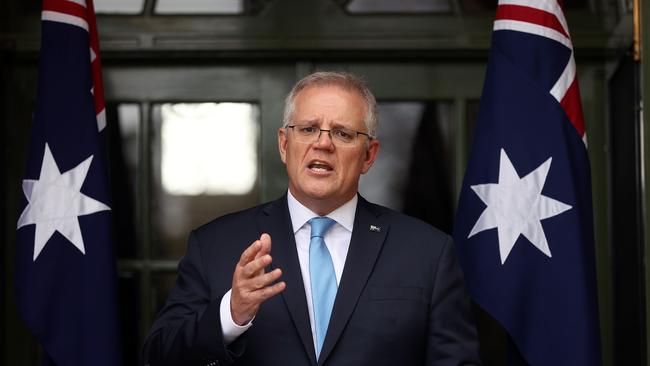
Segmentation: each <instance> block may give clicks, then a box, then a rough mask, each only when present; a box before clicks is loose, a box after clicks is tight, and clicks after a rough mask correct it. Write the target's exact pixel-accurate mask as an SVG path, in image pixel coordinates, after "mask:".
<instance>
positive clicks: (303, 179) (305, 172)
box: [278, 85, 379, 215]
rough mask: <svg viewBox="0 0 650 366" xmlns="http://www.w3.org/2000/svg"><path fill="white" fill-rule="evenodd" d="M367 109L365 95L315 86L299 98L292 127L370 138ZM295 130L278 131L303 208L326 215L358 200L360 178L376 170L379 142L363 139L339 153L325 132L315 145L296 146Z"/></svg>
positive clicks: (292, 186)
mask: <svg viewBox="0 0 650 366" xmlns="http://www.w3.org/2000/svg"><path fill="white" fill-rule="evenodd" d="M365 109H366V105H365V102H364V99H363V97H362V96H361V95H359V94H358V93H357V92H354V91H348V90H345V89H343V88H341V87H339V86H336V85H325V86H312V87H308V88H306V89H303V90H302V91H301V92H300V93H299V94H298V95H297V96H296V98H295V111H294V114H293V118H292V121H291V124H307V125H313V126H317V127H320V128H322V129H331V128H336V127H344V128H348V129H352V130H356V131H359V132H367V130H366V127H365V125H364V123H363V120H364V116H365V112H366V111H365ZM293 133H294V132H293V130H292V129H284V128H280V129H279V130H278V146H279V149H280V157H281V158H282V162H284V164H285V165H286V167H287V174H288V176H289V190H290V191H291V194H292V195H293V196H294V197H295V198H296V199H297V200H298V201H300V203H302V204H303V205H305V206H306V207H308V208H309V209H311V210H312V211H314V212H315V213H317V214H319V215H325V214H328V213H330V212H331V211H333V210H335V209H336V208H338V207H339V206H341V205H343V204H344V203H345V202H347V201H349V200H350V199H352V197H353V196H354V195H355V194H356V193H357V188H358V186H359V178H360V176H361V174H365V173H366V172H367V171H368V170H369V169H370V167H371V166H372V164H373V162H374V161H375V158H376V156H377V152H378V151H379V141H377V140H376V139H373V140H370V141H369V142H368V143H366V142H367V141H368V138H367V137H366V136H363V135H360V136H358V138H359V141H357V144H356V145H355V146H354V147H343V148H342V147H337V146H335V145H334V144H333V142H332V140H331V139H330V137H329V134H327V133H326V132H322V133H321V135H320V138H319V140H318V141H317V142H314V143H311V144H309V143H302V142H298V141H296V140H295V138H294V136H292V135H293Z"/></svg>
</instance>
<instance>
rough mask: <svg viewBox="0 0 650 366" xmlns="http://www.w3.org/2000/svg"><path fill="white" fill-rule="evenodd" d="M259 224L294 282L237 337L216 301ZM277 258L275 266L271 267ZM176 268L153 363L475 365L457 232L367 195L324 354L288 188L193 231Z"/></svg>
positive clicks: (148, 354) (148, 345) (156, 332)
mask: <svg viewBox="0 0 650 366" xmlns="http://www.w3.org/2000/svg"><path fill="white" fill-rule="evenodd" d="M262 233H269V234H270V235H271V240H272V249H271V256H272V257H273V264H272V265H271V266H270V267H271V268H275V267H277V268H281V269H282V271H283V275H282V280H283V281H285V282H286V285H287V286H286V289H285V290H284V291H283V292H282V293H281V294H280V295H278V296H275V297H273V298H271V299H269V300H267V301H266V302H264V303H263V304H262V305H261V307H260V310H259V312H258V313H257V316H256V317H255V319H254V320H253V325H252V327H251V328H250V329H248V330H247V331H246V332H245V333H244V334H243V335H241V336H240V337H239V338H237V340H235V341H234V342H233V343H231V344H230V345H229V346H227V347H226V346H224V344H223V340H222V332H221V323H220V316H219V305H220V302H221V298H222V297H223V295H224V294H225V293H226V292H227V291H228V290H229V289H230V287H231V282H232V274H233V271H234V269H235V265H236V263H237V262H238V260H239V257H240V255H241V253H242V252H243V251H244V249H246V248H247V247H248V246H249V245H250V244H251V243H252V242H253V241H255V240H257V239H259V237H260V235H261V234H262ZM271 268H269V269H271ZM178 269H179V271H178V279H177V282H176V285H175V287H174V289H173V290H172V291H171V293H170V295H169V298H168V300H167V303H166V305H165V307H164V308H163V309H162V310H161V312H160V313H159V314H158V318H157V319H156V321H155V323H154V325H153V327H152V329H151V332H150V334H149V336H148V337H147V339H146V341H145V346H144V355H143V356H144V361H145V364H150V365H152V366H153V365H194V364H196V365H230V364H233V365H282V366H302V365H305V366H316V365H354V366H359V365H392V366H394V365H441V366H442V365H445V366H446V365H449V366H451V365H454V366H456V365H475V364H479V363H480V361H479V356H478V341H477V336H476V330H475V328H474V324H473V322H472V320H471V314H470V305H469V304H470V302H469V298H468V296H467V293H466V291H465V288H464V284H463V278H462V274H461V271H460V269H459V266H458V264H457V261H456V258H455V252H454V249H453V243H452V240H451V238H450V237H449V236H448V235H446V234H444V233H442V232H440V231H438V230H436V229H435V228H433V227H432V226H430V225H428V224H426V223H424V222H422V221H420V220H417V219H414V218H412V217H408V216H405V215H402V214H399V213H397V212H395V211H392V210H390V209H387V208H385V207H381V206H378V205H375V204H372V203H369V202H368V201H366V200H365V199H363V198H362V197H359V201H358V204H357V211H356V216H355V220H354V230H353V233H352V238H351V242H350V248H349V251H348V255H347V259H346V262H345V266H344V269H343V274H342V277H341V281H340V284H339V288H338V292H337V295H336V300H335V303H334V308H333V310H332V315H331V319H330V325H329V328H328V330H327V335H326V337H325V342H324V344H323V349H322V351H321V355H320V358H319V360H318V361H317V360H316V355H315V351H314V343H313V340H312V334H311V327H310V323H309V315H308V310H307V300H306V297H305V290H304V286H303V280H302V277H301V272H300V264H299V262H298V254H297V251H296V243H295V238H294V234H293V230H292V225H291V219H290V217H289V210H288V207H287V198H286V196H284V197H282V198H281V199H279V200H277V201H273V202H270V203H267V204H263V205H260V206H257V207H254V208H251V209H248V210H245V211H242V212H238V213H234V214H230V215H227V216H224V217H221V218H218V219H216V220H214V221H212V222H210V223H208V224H206V225H204V226H202V227H200V228H199V229H196V230H194V231H193V232H192V233H191V234H190V238H189V244H188V248H187V253H186V255H185V257H184V258H183V259H182V260H181V262H180V264H179V267H178Z"/></svg>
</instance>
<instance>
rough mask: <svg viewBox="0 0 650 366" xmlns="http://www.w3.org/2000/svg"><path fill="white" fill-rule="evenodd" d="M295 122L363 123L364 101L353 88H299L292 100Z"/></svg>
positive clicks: (332, 86) (319, 86) (335, 86)
mask: <svg viewBox="0 0 650 366" xmlns="http://www.w3.org/2000/svg"><path fill="white" fill-rule="evenodd" d="M294 105H295V111H294V116H293V119H294V121H295V122H307V121H309V122H321V123H326V122H330V123H344V124H346V125H349V124H351V123H353V124H363V120H364V117H365V112H366V103H365V100H364V99H363V97H362V96H361V94H360V93H359V92H358V91H356V90H354V89H347V88H345V87H342V86H339V85H315V86H309V87H307V88H305V89H303V90H301V91H300V92H299V93H298V95H296V98H295V100H294Z"/></svg>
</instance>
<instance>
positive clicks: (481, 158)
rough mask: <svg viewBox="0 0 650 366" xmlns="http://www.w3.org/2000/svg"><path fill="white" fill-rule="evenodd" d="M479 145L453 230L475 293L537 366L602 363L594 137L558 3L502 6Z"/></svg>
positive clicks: (516, 0) (514, 0)
mask: <svg viewBox="0 0 650 366" xmlns="http://www.w3.org/2000/svg"><path fill="white" fill-rule="evenodd" d="M474 136H475V140H474V143H473V145H472V151H471V154H470V159H469V162H468V166H467V171H466V173H465V178H464V181H463V185H462V190H461V195H460V201H459V206H458V211H457V217H456V222H455V227H454V240H455V241H456V243H457V250H458V253H459V258H460V262H461V265H462V268H463V271H464V273H465V278H466V282H467V286H468V288H469V291H470V294H471V295H472V297H473V299H474V300H475V302H476V303H477V304H478V305H479V306H480V307H481V308H483V309H484V310H485V311H487V312H488V313H489V314H490V315H491V316H492V317H494V318H495V319H496V320H497V321H498V322H499V323H500V324H501V325H502V326H503V327H504V328H505V330H506V331H507V333H508V335H509V338H510V340H511V341H512V346H514V347H516V350H517V351H518V353H519V354H520V355H521V356H522V358H523V359H524V360H525V362H526V363H527V364H528V365H531V366H546V365H554V366H561V365H571V366H580V365H583V366H587V365H589V366H592V365H600V364H601V363H602V361H601V352H600V328H599V322H598V306H597V293H596V278H595V258H594V236H593V223H592V220H593V219H592V215H593V214H592V197H591V182H590V167H589V158H588V155H587V146H586V141H587V140H586V134H585V129H584V121H583V117H582V108H581V106H580V93H579V88H578V82H577V77H576V68H575V61H574V56H573V46H572V43H571V39H570V37H569V30H568V26H567V23H566V20H565V18H564V14H563V10H562V7H561V4H559V3H558V2H557V1H555V0H539V1H531V0H506V1H503V0H502V1H499V5H498V7H497V15H496V20H495V22H494V31H493V34H492V48H491V52H490V59H489V64H488V68H487V74H486V79H485V84H484V89H483V94H482V98H481V104H480V109H479V118H478V122H477V125H476V131H475V134H474Z"/></svg>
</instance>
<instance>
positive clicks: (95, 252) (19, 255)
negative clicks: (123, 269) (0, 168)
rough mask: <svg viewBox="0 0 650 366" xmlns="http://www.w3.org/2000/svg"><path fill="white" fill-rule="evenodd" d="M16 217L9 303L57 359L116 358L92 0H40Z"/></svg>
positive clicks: (95, 361) (97, 361) (109, 361)
mask: <svg viewBox="0 0 650 366" xmlns="http://www.w3.org/2000/svg"><path fill="white" fill-rule="evenodd" d="M41 20H42V21H41V25H42V38H41V53H40V65H39V80H38V92H37V97H36V109H35V112H34V120H33V127H32V136H31V142H30V151H29V154H28V161H27V168H26V172H25V177H24V180H23V181H22V188H23V193H24V196H25V206H24V209H23V211H22V213H21V215H20V217H19V219H18V225H17V229H18V231H17V243H16V272H15V287H16V301H17V305H18V308H19V311H20V313H21V316H22V318H23V319H24V320H25V322H26V323H27V325H28V326H29V328H30V329H31V331H32V332H33V334H34V335H35V336H36V337H37V338H38V339H39V341H40V343H41V344H42V346H43V349H44V352H45V360H46V361H49V363H53V364H56V365H66V366H73V365H118V364H120V363H121V361H122V355H121V351H120V346H119V341H118V325H117V324H118V318H117V304H116V274H115V264H114V256H113V248H112V243H111V217H110V215H111V211H110V207H109V204H110V203H109V190H108V176H107V171H106V169H107V166H106V156H105V150H104V149H103V144H102V137H101V131H102V130H103V129H104V127H105V126H106V121H105V117H104V101H103V90H102V84H101V73H100V70H101V65H100V61H99V47H98V41H97V39H98V38H97V31H96V24H95V15H94V11H93V5H92V0H75V1H66V0H45V1H44V2H43V11H42V17H41Z"/></svg>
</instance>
